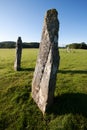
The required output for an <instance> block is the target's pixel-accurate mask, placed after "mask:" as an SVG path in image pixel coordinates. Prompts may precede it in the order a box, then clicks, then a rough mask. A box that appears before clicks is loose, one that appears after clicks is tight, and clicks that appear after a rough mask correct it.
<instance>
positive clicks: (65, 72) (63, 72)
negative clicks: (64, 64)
mask: <svg viewBox="0 0 87 130" xmlns="http://www.w3.org/2000/svg"><path fill="white" fill-rule="evenodd" d="M58 73H62V74H67V73H70V74H87V70H59V71H58Z"/></svg>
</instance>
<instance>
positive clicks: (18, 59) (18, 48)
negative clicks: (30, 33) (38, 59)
mask: <svg viewBox="0 0 87 130" xmlns="http://www.w3.org/2000/svg"><path fill="white" fill-rule="evenodd" d="M21 55H22V40H21V37H18V40H17V42H16V59H15V63H14V70H16V71H18V70H20V68H21Z"/></svg>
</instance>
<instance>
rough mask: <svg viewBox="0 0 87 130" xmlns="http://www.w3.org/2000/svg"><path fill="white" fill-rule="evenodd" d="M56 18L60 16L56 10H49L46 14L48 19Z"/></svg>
mask: <svg viewBox="0 0 87 130" xmlns="http://www.w3.org/2000/svg"><path fill="white" fill-rule="evenodd" d="M54 15H55V16H56V17H57V15H58V12H57V10H56V9H49V10H48V11H47V13H46V17H52V16H54Z"/></svg>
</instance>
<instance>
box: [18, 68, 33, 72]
mask: <svg viewBox="0 0 87 130" xmlns="http://www.w3.org/2000/svg"><path fill="white" fill-rule="evenodd" d="M20 71H34V68H21V69H20Z"/></svg>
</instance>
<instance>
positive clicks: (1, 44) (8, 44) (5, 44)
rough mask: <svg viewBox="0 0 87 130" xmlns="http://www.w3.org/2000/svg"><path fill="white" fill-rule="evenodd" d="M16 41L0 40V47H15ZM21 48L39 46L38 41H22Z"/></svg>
mask: <svg viewBox="0 0 87 130" xmlns="http://www.w3.org/2000/svg"><path fill="white" fill-rule="evenodd" d="M15 46H16V42H14V41H3V42H0V48H15ZM22 47H23V48H39V43H38V42H30V43H27V42H23V44H22Z"/></svg>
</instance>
